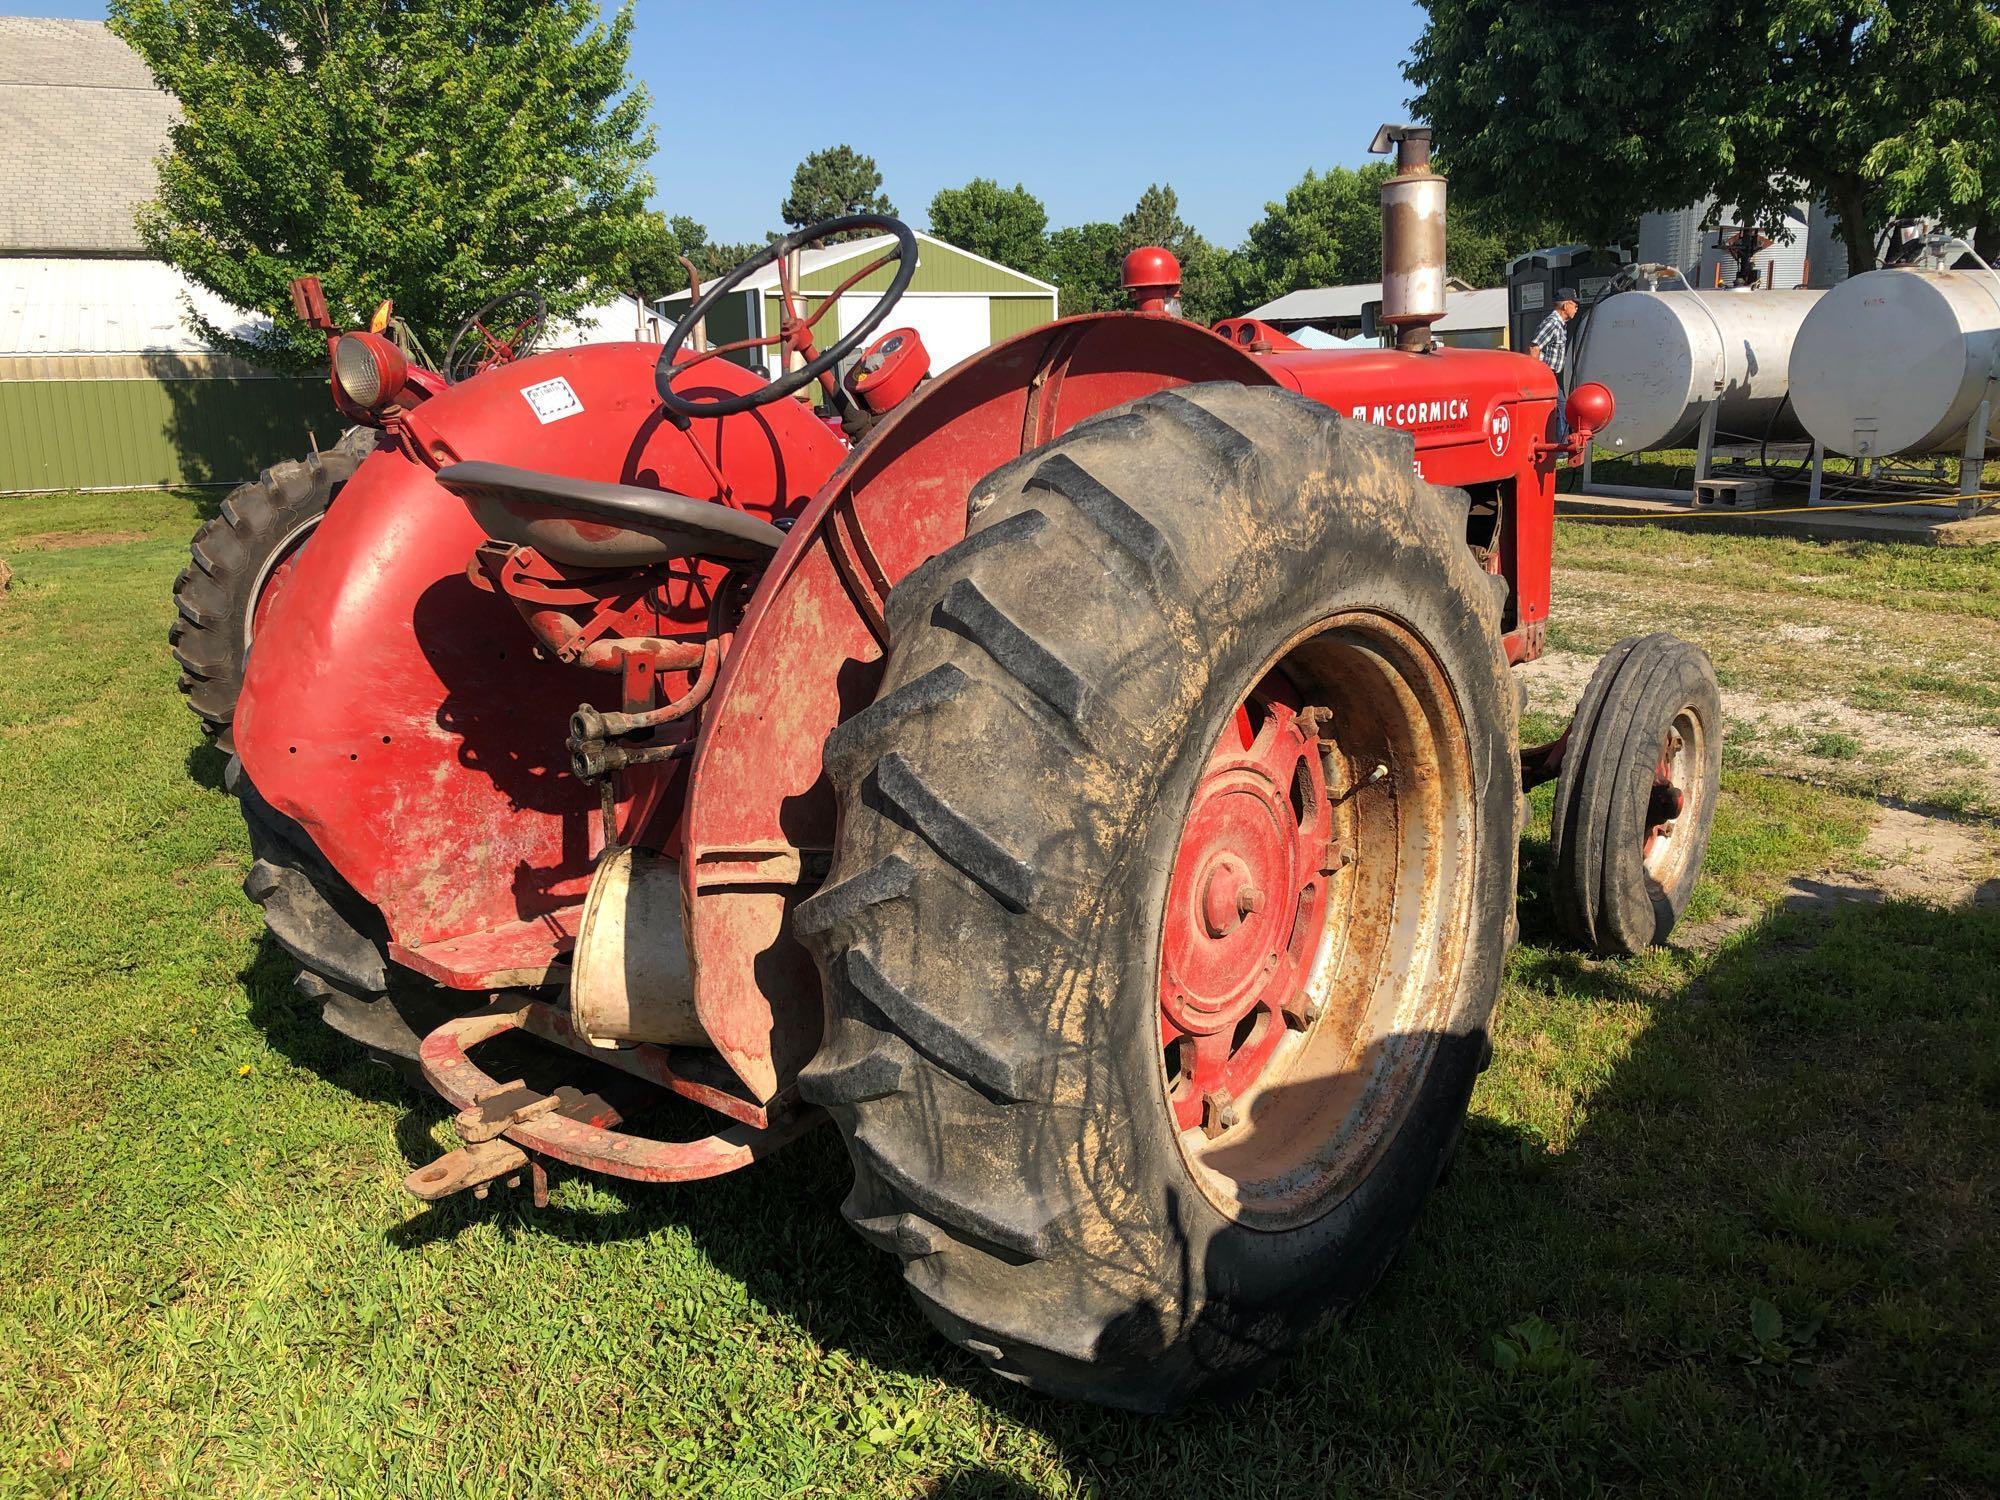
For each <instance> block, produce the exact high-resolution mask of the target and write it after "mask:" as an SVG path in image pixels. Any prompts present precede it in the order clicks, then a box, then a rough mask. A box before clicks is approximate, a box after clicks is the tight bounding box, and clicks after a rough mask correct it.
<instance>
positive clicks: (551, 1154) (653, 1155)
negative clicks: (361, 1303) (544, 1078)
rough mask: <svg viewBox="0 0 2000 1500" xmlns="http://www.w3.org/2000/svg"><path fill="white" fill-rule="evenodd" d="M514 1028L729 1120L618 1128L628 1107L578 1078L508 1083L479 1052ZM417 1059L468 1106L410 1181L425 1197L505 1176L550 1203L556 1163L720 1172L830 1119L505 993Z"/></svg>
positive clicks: (634, 1170)
mask: <svg viewBox="0 0 2000 1500" xmlns="http://www.w3.org/2000/svg"><path fill="white" fill-rule="evenodd" d="M510 1031H521V1032H525V1033H527V1034H528V1035H530V1036H533V1037H536V1038H537V1039H539V1040H541V1041H544V1042H548V1043H551V1044H553V1045H555V1046H558V1047H564V1048H567V1049H569V1050H570V1051H573V1052H576V1053H579V1054H581V1055H583V1056H586V1057H588V1058H590V1059H591V1060H592V1061H594V1062H599V1063H603V1064H605V1065H606V1066H608V1067H612V1068H616V1069H618V1070H619V1071H620V1072H623V1073H627V1074H630V1075H632V1076H633V1077H635V1078H638V1079H641V1080H643V1081H644V1082H646V1083H649V1084H652V1085H654V1086H655V1087H658V1088H661V1089H664V1090H666V1091H668V1092H670V1093H674V1094H678V1095H680V1096H681V1097H683V1098H686V1099H691V1100H693V1101H694V1102H696V1103H698V1104H703V1105H706V1106H707V1107H708V1108H710V1109H713V1110H716V1111H717V1112H718V1113H721V1114H723V1115H726V1116H728V1117H729V1119H730V1124H729V1125H728V1126H726V1127H725V1128H724V1129H722V1130H720V1131H717V1132H716V1133H715V1134H713V1135H708V1136H703V1137H701V1138H700V1139H698V1140H692V1141H662V1140H655V1139H653V1138H652V1137H650V1136H641V1135H633V1134H630V1133H628V1132H626V1131H622V1130H620V1129H618V1128H617V1127H618V1126H619V1125H620V1124H621V1123H623V1119H622V1116H621V1115H620V1113H619V1111H618V1110H617V1108H616V1107H615V1106H614V1105H612V1104H611V1103H609V1102H608V1101H607V1100H605V1099H604V1098H602V1097H601V1096H599V1095H597V1094H590V1093H585V1092H584V1091H582V1090H580V1089H576V1088H572V1087H569V1086H567V1085H565V1086H563V1087H560V1088H557V1089H556V1090H554V1091H553V1092H551V1093H546V1094H545V1093H542V1092H540V1091H538V1090H536V1089H532V1088H529V1087H528V1086H527V1085H526V1084H525V1083H524V1082H522V1081H521V1080H519V1079H515V1080H512V1081H511V1082H502V1081H500V1080H498V1079H495V1078H494V1077H492V1076H491V1075H490V1074H489V1073H487V1072H486V1071H485V1069H483V1068H481V1067H480V1066H479V1065H478V1064H477V1063H475V1062H474V1061H473V1060H472V1058H471V1056H470V1055H469V1054H470V1052H471V1049H472V1048H474V1047H476V1046H478V1045H480V1044H481V1043H482V1042H489V1041H492V1040H494V1039H495V1038H496V1037H500V1036H503V1035H505V1034H506V1033H508V1032H510ZM418 1060H419V1062H420V1063H421V1065H422V1067H423V1070H424V1077H425V1079H426V1080H427V1081H428V1082H429V1083H430V1085H431V1087H432V1088H434V1089H436V1090H437V1091H438V1093H439V1094H440V1095H441V1096H442V1097H443V1098H444V1099H445V1100H446V1101H447V1102H448V1103H449V1104H450V1105H451V1106H452V1107H453V1108H454V1109H455V1110H457V1112H458V1113H457V1115H456V1117H455V1118H454V1119H453V1121H452V1125H453V1128H454V1129H456V1130H457V1132H458V1135H459V1139H460V1140H462V1141H464V1142H465V1144H464V1145H463V1146H461V1147H459V1148H458V1149H457V1150H455V1151H452V1152H449V1153H447V1154H446V1155H444V1156H442V1157H440V1158H439V1159H438V1160H436V1161H434V1162H432V1163H430V1164H429V1165H428V1166H423V1167H419V1168H417V1169H416V1170H415V1171H414V1172H412V1173H410V1174H409V1176H408V1177H406V1178H404V1179H403V1186H404V1187H405V1188H406V1189H407V1190H408V1191H409V1192H410V1193H411V1194H412V1195H414V1196H415V1197H418V1198H421V1199H423V1200H424V1201H425V1202H435V1201H437V1200H438V1199H440V1198H445V1197H448V1196H450V1195H451V1194H453V1193H456V1192H462V1191H464V1190H466V1189H468V1188H469V1189H471V1190H472V1192H473V1194H474V1196H475V1197H480V1198H483V1197H485V1196H486V1195H487V1192H488V1191H489V1189H490V1187H491V1185H492V1184H493V1183H494V1182H496V1181H502V1182H505V1184H506V1185H507V1186H509V1187H514V1186H518V1185H519V1184H520V1182H521V1181H522V1179H523V1178H524V1177H525V1178H527V1179H528V1180H529V1181H530V1182H531V1184H532V1188H533V1194H534V1201H535V1205H536V1207H538V1208H539V1207H542V1206H545V1205H546V1204H547V1202H548V1163H550V1162H560V1163H562V1164H563V1165H565V1166H570V1167H576V1168H580V1169H581V1170H584V1171H588V1172H601V1173H603V1174H605V1175H606V1176H610V1177H623V1178H626V1179H628V1180H630V1181H633V1182H654V1183H666V1182H693V1181H696V1180H698V1179H700V1178H704V1177H718V1176H721V1175H722V1174H723V1173H725V1172H734V1171H736V1170H737V1169H738V1168H741V1167H747V1166H749V1165H750V1164H751V1163H752V1162H754V1161H758V1160H761V1159H762V1158H763V1157H765V1156H768V1155H770V1154H771V1153H772V1152H773V1151H776V1150H777V1149H778V1148H779V1147H781V1146H785V1145H788V1144H789V1143H790V1142H791V1141H793V1140H795V1139H797V1138H798V1137H799V1136H800V1135H803V1134H804V1133H805V1132H806V1131H807V1130H808V1129H810V1128H811V1127H812V1126H813V1125H815V1124H817V1123H819V1121H820V1120H822V1119H823V1118H825V1117H824V1116H823V1115H821V1114H820V1113H819V1112H818V1111H817V1110H812V1109H804V1108H800V1107H799V1106H797V1105H796V1104H795V1103H794V1102H793V1101H792V1100H791V1099H789V1098H785V1097H782V1096H781V1097H780V1098H779V1099H777V1100H773V1101H772V1103H771V1104H769V1105H763V1104H759V1103H757V1102H756V1101H755V1100H753V1099H750V1098H749V1097H748V1096H747V1095H745V1094H743V1093H742V1092H741V1091H740V1089H738V1088H733V1087H731V1086H730V1082H728V1081H725V1079H724V1077H723V1075H724V1073H725V1072H726V1070H725V1069H723V1068H721V1067H720V1066H719V1065H716V1066H712V1067H709V1066H703V1063H704V1062H705V1059H702V1058H701V1056H700V1054H698V1053H697V1054H693V1055H692V1056H690V1057H688V1058H683V1057H682V1056H680V1055H677V1054H675V1053H673V1052H671V1051H670V1050H669V1049H667V1048H664V1047H652V1046H636V1047H623V1048H618V1049H616V1050H606V1049H600V1048H596V1047H592V1046H591V1045H590V1044H589V1043H587V1042H585V1041H584V1040H583V1039H582V1038H580V1037H579V1036H578V1035H577V1034H576V1032H575V1030H574V1029H573V1028H572V1027H571V1025H570V1021H569V1017H568V1016H567V1015H565V1014H564V1013H563V1012H562V1011H560V1010H558V1009H556V1008H555V1007H554V1006H551V1005H548V1004H545V1003H544V1002H542V1001H539V1000H532V999H527V998H525V997H521V996H512V995H508V996H502V997H500V998H499V999H497V1000H495V1001H494V1003H493V1004H492V1005H490V1006H488V1007H486V1008H485V1009H484V1010H479V1011H474V1012H473V1013H472V1014H471V1015H468V1016H460V1017H458V1018H457V1019H456V1020H452V1021H447V1022H445V1024H444V1025H442V1026H440V1027H438V1028H437V1029H436V1030H435V1031H432V1032H431V1033H430V1034H429V1035H428V1036H426V1037H425V1038H424V1040H423V1044H422V1046H421V1047H420V1048H419V1050H418Z"/></svg>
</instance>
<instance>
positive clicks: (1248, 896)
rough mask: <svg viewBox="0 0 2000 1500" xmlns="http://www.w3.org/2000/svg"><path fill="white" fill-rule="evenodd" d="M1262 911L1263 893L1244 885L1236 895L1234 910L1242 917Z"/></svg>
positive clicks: (1252, 886) (1253, 887) (1254, 887)
mask: <svg viewBox="0 0 2000 1500" xmlns="http://www.w3.org/2000/svg"><path fill="white" fill-rule="evenodd" d="M1263 909H1264V893H1263V892H1262V891H1260V890H1258V889H1257V887H1256V886H1254V885H1246V886H1244V887H1243V889H1242V890H1240V891H1238V892H1237V893H1236V910H1237V911H1238V912H1240V913H1241V914H1242V915H1244V916H1246V917H1247V916H1249V915H1250V913H1252V912H1253V911H1262V910H1263Z"/></svg>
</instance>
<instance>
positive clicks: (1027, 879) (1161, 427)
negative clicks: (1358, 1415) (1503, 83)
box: [798, 385, 1518, 1410]
mask: <svg viewBox="0 0 2000 1500" xmlns="http://www.w3.org/2000/svg"><path fill="white" fill-rule="evenodd" d="M975 493H976V495H977V496H978V497H979V498H978V499H977V500H976V501H975V504H976V505H978V506H980V507H982V508H981V509H979V510H978V513H977V514H976V515H975V517H974V520H973V529H972V531H971V533H970V534H969V535H968V536H967V537H966V539H965V540H964V541H963V542H961V543H960V544H958V545H957V546H956V547H954V548H952V549H950V550H949V551H948V552H946V553H945V554H943V555H942V556H941V557H939V558H937V559H935V560H934V561H933V562H931V563H929V564H926V565H925V566H924V567H922V568H920V569H919V570H918V571H917V572H916V573H914V574H912V575H911V576H910V577H909V578H908V579H906V580H904V582H903V583H902V584H901V585H900V586H899V587H898V588H897V589H896V591H895V592H894V594H893V595H892V597H891V600H890V608H889V615H890V631H891V649H890V653H889V658H888V664H887V669H886V674H885V677H884V680H883V684H882V691H881V694H880V696H879V697H878V699H877V700H876V702H875V703H874V704H873V705H872V706H871V707H869V708H868V709H866V710H864V711H863V712H862V713H860V714H858V715H856V716H855V717H854V718H853V719H851V720H850V721H848V722H847V723H846V724H844V725H842V726H841V728H840V729H839V730H838V731H837V732H836V733H835V735H834V736H833V738H832V739H831V740H830V741H829V743H828V747H827V765H828V769H829V771H830V773H831V774H832V776H833V778H834V780H835V783H836V786H837V788H838V791H839V793H840V801H841V814H842V815H841V828H840V834H839V839H838V845H837V849H836V858H835V864H834V868H833V871H832V874H831V876H830V878H829V882H828V884H827V885H826V887H825V888H824V889H822V890H821V891H820V892H819V894H818V895H816V896H815V897H814V898H813V899H812V900H811V901H810V902H808V903H807V904H805V905H804V906H803V907H801V909H800V911H799V915H798V925H799V930H800V932H801V935H802V936H803V937H804V938H805V939H806V941H807V942H808V943H809V944H810V945H811V946H812V947H813V948H814V951H815V953H816V956H817V957H818V959H819V962H820V966H821V972H822V975H823V978H824V983H825V994H826V1003H827V1015H828V1024H827V1031H826V1036H825V1040H824V1044H823V1046H822V1048H821V1050H820V1052H819V1054H818V1055H817V1056H816V1057H815V1059H814V1060H813V1062H812V1064H811V1065H810V1066H809V1067H808V1068H807V1069H806V1071H805V1073H804V1074H803V1075H802V1077H801V1080H800V1084H801V1091H802V1092H803V1093H804V1094H805V1096H806V1097H807V1098H809V1099H811V1100H813V1101H815V1102H818V1103H820V1104H823V1105H824V1106H825V1107H826V1108H827V1109H828V1110H829V1111H830V1112H831V1113H832V1115H833V1117H834V1119H835V1121H836V1122H837V1123H838V1124H839V1126H840V1128H841V1130H842V1132H843V1134H844V1135H845V1137H846V1140H847V1144H848V1149H849V1154H850V1156H851V1158H852V1161H853V1164H854V1174H855V1183H854V1191H853V1193H852V1195H851V1196H850V1197H849V1199H848V1200H847V1203H846V1205H845V1208H844V1211H845V1213H846V1215H847V1217H848V1218H849V1219H850V1221H852V1223H853V1224H854V1227H855V1228H856V1229H857V1230H859V1231H860V1232H861V1234H862V1235H863V1236H864V1237H866V1238H867V1239H869V1240H871V1241H873V1242H874V1243H876V1244H877V1245H879V1246H881V1247H882V1248H883V1249H885V1250H887V1251H889V1252H890V1253H892V1254H894V1255H896V1256H897V1257H898V1258H899V1260H900V1261H901V1262H902V1265H903V1275H904V1279H905V1281H906V1283H907V1285H908V1286H909V1288H910V1290H911V1292H912V1293H913V1294H914V1296H915V1297H916V1300H917V1301H918V1303H919V1305H920V1306H921V1307H922V1308H923V1309H924V1311H925V1312H926V1313H927V1314H928V1315H929V1316H930V1317H931V1319H932V1321H933V1322H935V1323H936V1324H937V1325H938V1327H939V1328H940V1329H942V1330H943V1331H944V1333H945V1334H946V1335H947V1336H948V1337H950V1338H951V1339H953V1340H954V1341H955V1342H957V1343H959V1344H961V1345H962V1346H963V1347H965V1348H966V1349H968V1350H970V1351H972V1352H973V1353H974V1354H976V1355H978V1356H979V1357H980V1358H981V1359H982V1360H984V1361H985V1362H986V1363H987V1364H988V1365H989V1366H990V1367H991V1368H993V1369H994V1370H995V1371H996V1372H998V1373H999V1374H1001V1375H1003V1376H1006V1377H1009V1378H1011V1379H1015V1380H1019V1381H1022V1382H1024V1383H1026V1384H1029V1385H1032V1386H1035V1387H1037V1388H1040V1389H1043V1390H1048V1391H1052V1392H1056V1393H1060V1394H1065V1395H1071V1396H1079V1397H1083V1398H1086V1399H1091V1400H1097V1401H1103V1402H1107V1403H1111V1404H1115V1405H1120V1406H1128V1407H1136V1408H1141V1409H1151V1410H1163V1409H1168V1408H1172V1407H1174V1406H1177V1405H1179V1404H1181V1403H1182V1402H1184V1401H1186V1400H1188V1399H1189V1398H1191V1397H1193V1396H1196V1395H1198V1394H1201V1393H1204V1392H1208V1391H1213V1390H1217V1389H1222V1388H1227V1387H1232V1386H1239V1385H1242V1384H1244V1383H1247V1382H1248V1381H1250V1380H1252V1379H1254V1378H1256V1377H1257V1376H1258V1375H1259V1374H1260V1373H1261V1372H1262V1371H1264V1370H1265V1369H1266V1368H1267V1367H1268V1366H1269V1365H1270V1364H1271V1363H1272V1362H1273V1361H1274V1360H1275V1359H1276V1358H1278V1357H1279V1356H1282V1355H1283V1354H1285V1353H1287V1352H1289V1351H1290V1350H1291V1349H1292V1348H1293V1347H1294V1346H1296V1345H1297V1344H1298V1343H1299V1342H1301V1341H1302V1340H1303V1339H1304V1338H1305V1337H1306V1336H1307V1335H1308V1334H1309V1333H1310V1332H1311V1331H1312V1329H1313V1328H1314V1327H1315V1326H1316V1325H1317V1324H1318V1323H1320V1322H1321V1321H1322V1320H1323V1319H1324V1318H1325V1317H1326V1316H1327V1315H1329V1314H1331V1313H1333V1312H1336V1311H1338V1310H1339V1309H1342V1308H1344V1307H1347V1306H1349V1305H1351V1304H1352V1303H1354V1302H1355V1301H1356V1300H1357V1299H1358V1298H1360V1297H1361V1296H1362V1295H1363V1294H1364V1293H1365V1292H1366V1291H1367V1290H1368V1289H1369V1287H1370V1286H1372V1285H1373V1283H1374V1282H1375V1280H1376V1279H1377V1278H1378V1277H1379V1276H1380V1275H1381V1274H1382V1272H1383V1271H1384V1269H1385V1268H1386V1267H1387V1266H1388V1264H1389V1263H1390V1261H1391V1260H1392V1259H1393V1257H1394V1256H1395V1254H1396V1252H1397V1250H1398V1249H1399V1248H1400V1246H1401V1245H1402V1243H1403V1242H1404V1240H1405V1238H1406V1237H1407V1236H1408V1234H1409V1233H1410V1230H1411V1228H1412V1226H1413V1224H1414V1222H1415V1220H1416V1217H1417V1213H1418V1210H1419V1208H1420V1207H1421V1205H1422V1203H1423V1201H1424V1199H1425V1197H1426V1195H1427V1194H1428V1193H1429V1191H1430V1189H1431V1187H1432V1185H1433V1184H1434V1183H1435V1182H1436V1180H1437V1177H1438V1174H1439V1171H1440V1170H1441V1168H1442V1166H1443V1165H1444V1163H1445V1161H1446V1159H1447V1158H1448V1156H1449V1154H1450V1151H1451V1147H1452V1144H1453V1142H1454V1140H1455V1138H1456V1135H1457V1132H1458V1129H1459V1125H1460V1122H1461V1120H1462V1118H1463V1116H1464V1112H1465V1107H1466V1101H1467V1098H1468V1096H1469V1094H1470V1092H1471V1089H1472V1084H1473V1080H1474V1078H1475V1076H1476V1074H1477V1071H1478V1068H1479V1066H1480V1064H1481V1060H1482V1053H1483V1050H1484V1043H1485V1032H1486V1026H1487V1021H1488V1017H1489V1015H1490V1012H1491V1010H1492V1006H1493V1002H1494V999H1495V996H1496V994H1497V991H1498V988H1499V983H1500V975H1501V966H1502V961H1503V959H1504V956H1505V948H1506V943H1507V932H1508V918H1509V913H1510V912H1511V909H1512V903H1513V899H1514V875H1515V846H1516V825H1515V808H1516V792H1515V787H1516V781H1517V776H1518V772H1517V770H1516V765H1515V747H1514V738H1515V718H1514V693H1513V688H1512V685H1511V683H1510V681H1509V679H1508V675H1507V670H1506V663H1505V660H1504V658H1503V656H1502V654H1501V651H1500V647H1499V625H1498V620H1497V618H1496V605H1495V600H1494V594H1493V591H1492V589H1491V588H1490V586H1489V585H1488V582H1487V580H1486V578H1485V576H1484V575H1483V574H1482V573H1481V572H1480V571H1479V570H1478V568H1477V567H1476V566H1475V564H1474V563H1473V561H1472V559H1471V557H1470V555H1469V554H1468V552H1467V550H1466V547H1465V543H1464V513H1463V501H1464V497H1463V496H1462V495H1460V494H1458V493H1457V492H1454V491H1445V490H1439V489H1435V488H1433V487H1431V486H1429V485H1426V484H1425V483H1423V482H1422V481H1421V480H1420V479H1418V478H1417V477H1416V475H1415V471H1414V466H1413V464H1412V454H1411V448H1410V440H1409V439H1408V437H1407V436H1405V435H1402V434H1399V433H1394V432H1391V431H1388V430H1386V429H1382V428H1377V427H1372V426H1368V425H1366V424H1361V423H1353V422H1348V421H1345V420H1343V419H1341V418H1339V417H1338V416H1336V415H1334V414H1333V413H1332V412H1331V411H1329V410H1327V409H1326V408H1324V407H1322V406H1319V405H1317V404H1315V403H1312V402H1309V401H1306V400H1304V399H1302V398H1299V397H1296V396H1293V395H1291V394H1290V393H1286V392H1280V391H1274V390H1256V389H1249V388H1245V387H1241V386H1237V385H1211V386H1197V387H1190V388H1185V389H1182V390H1179V391H1175V392H1168V393H1163V394H1160V395H1156V396H1152V397H1149V398H1147V399H1145V400H1142V401H1139V402H1137V403H1134V404H1133V405H1130V406H1128V407H1124V408H1120V409H1119V410H1117V411H1114V412H1111V413H1107V414H1106V415H1104V416H1102V417H1099V418H1097V419H1095V420H1092V421H1089V422H1086V423H1084V424H1083V425H1081V426H1079V427H1077V428H1076V429H1074V430H1072V431H1071V432H1069V433H1068V434H1066V435H1064V436H1063V437H1061V438H1059V439H1057V440H1056V441H1055V442H1053V443H1051V444H1049V445H1048V446H1047V447H1045V448H1043V449H1041V450H1039V451H1037V452H1036V453H1034V454H1031V455H1028V456H1026V457H1025V458H1023V459H1022V460H1020V461H1019V462H1018V463H1015V464H1012V465H1010V466H1008V467H1007V468H1006V469H1004V470H1002V471H1001V472H1000V473H999V474H997V475H995V476H993V477H992V478H990V479H989V480H987V481H985V482H983V483H982V484H981V485H980V486H978V487H976V489H975Z"/></svg>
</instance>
